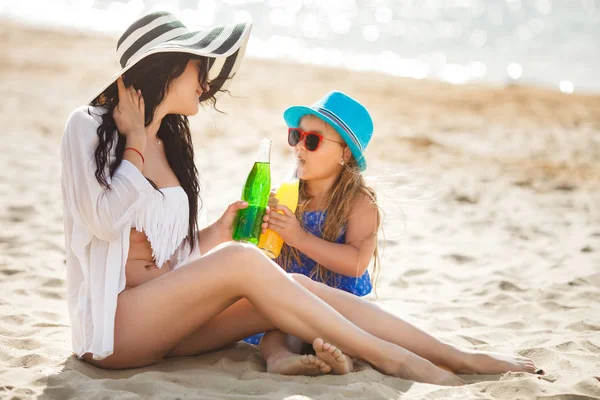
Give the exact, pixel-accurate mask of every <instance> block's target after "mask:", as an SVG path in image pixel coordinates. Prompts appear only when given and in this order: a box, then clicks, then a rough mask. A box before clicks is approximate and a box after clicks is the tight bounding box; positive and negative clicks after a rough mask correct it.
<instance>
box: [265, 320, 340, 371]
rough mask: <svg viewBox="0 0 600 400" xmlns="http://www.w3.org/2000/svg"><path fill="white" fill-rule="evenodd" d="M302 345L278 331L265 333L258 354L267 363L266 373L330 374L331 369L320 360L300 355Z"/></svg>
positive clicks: (292, 337)
mask: <svg viewBox="0 0 600 400" xmlns="http://www.w3.org/2000/svg"><path fill="white" fill-rule="evenodd" d="M319 340H321V339H319ZM303 344H304V341H302V340H301V339H298V338H297V337H295V336H291V335H288V334H287V333H285V332H282V331H280V330H273V331H270V332H267V333H265V335H264V336H263V337H262V339H261V340H260V353H261V355H262V356H263V358H264V359H265V362H266V363H267V372H270V373H273V374H282V375H308V376H316V375H320V374H322V373H323V374H326V373H329V372H331V367H330V366H329V365H328V364H327V363H326V362H325V361H323V360H321V359H320V358H318V357H316V356H314V355H312V354H300V352H301V350H302V346H303Z"/></svg>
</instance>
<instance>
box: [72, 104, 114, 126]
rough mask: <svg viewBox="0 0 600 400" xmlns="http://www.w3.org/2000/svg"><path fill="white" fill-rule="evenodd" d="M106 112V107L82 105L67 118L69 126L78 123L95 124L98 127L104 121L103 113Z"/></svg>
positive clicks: (79, 124)
mask: <svg viewBox="0 0 600 400" xmlns="http://www.w3.org/2000/svg"><path fill="white" fill-rule="evenodd" d="M103 114H106V109H105V108H104V107H100V106H89V105H85V106H80V107H77V108H76V109H75V110H73V112H72V113H71V115H70V116H69V119H68V120H67V127H69V126H74V125H78V126H81V125H82V124H84V125H95V126H96V128H97V127H98V126H100V124H101V123H102V115H103Z"/></svg>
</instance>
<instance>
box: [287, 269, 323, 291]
mask: <svg viewBox="0 0 600 400" xmlns="http://www.w3.org/2000/svg"><path fill="white" fill-rule="evenodd" d="M290 275H291V277H292V279H294V280H295V281H296V282H298V283H299V284H300V285H302V286H304V287H305V288H306V289H308V290H310V291H311V292H313V293H315V291H316V290H317V283H318V282H315V281H313V280H312V279H310V278H309V277H308V276H306V275H302V274H296V273H293V274H290Z"/></svg>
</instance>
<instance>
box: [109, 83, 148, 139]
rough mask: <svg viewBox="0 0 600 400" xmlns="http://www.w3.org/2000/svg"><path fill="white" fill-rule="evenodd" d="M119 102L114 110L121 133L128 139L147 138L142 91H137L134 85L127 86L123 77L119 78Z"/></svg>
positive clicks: (114, 116)
mask: <svg viewBox="0 0 600 400" xmlns="http://www.w3.org/2000/svg"><path fill="white" fill-rule="evenodd" d="M117 88H118V90H119V103H118V104H117V106H116V107H115V109H114V110H113V118H114V119H115V123H116V124H117V129H118V131H119V133H121V134H123V135H125V136H126V137H127V139H132V138H145V137H146V132H145V130H144V128H145V117H144V113H145V111H144V110H145V105H144V98H143V97H142V92H141V91H140V90H138V91H136V90H135V88H134V87H133V85H131V86H130V87H128V88H126V87H125V84H124V83H123V78H122V77H119V79H117Z"/></svg>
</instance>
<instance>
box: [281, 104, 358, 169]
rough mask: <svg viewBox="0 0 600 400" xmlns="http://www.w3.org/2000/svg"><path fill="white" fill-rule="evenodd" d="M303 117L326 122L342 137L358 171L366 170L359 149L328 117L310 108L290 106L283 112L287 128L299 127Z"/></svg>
mask: <svg viewBox="0 0 600 400" xmlns="http://www.w3.org/2000/svg"><path fill="white" fill-rule="evenodd" d="M305 115H314V116H315V117H317V118H320V119H321V120H323V121H324V122H327V123H328V124H329V125H331V126H332V127H333V129H335V131H336V132H337V133H338V134H339V135H340V136H341V137H342V139H344V142H346V145H347V146H348V148H349V149H350V152H351V153H352V155H353V156H354V159H355V160H356V163H357V164H358V168H359V170H360V171H361V172H362V171H364V170H366V169H367V160H366V159H365V157H364V155H363V153H362V151H361V150H360V148H359V147H358V146H357V145H356V144H355V143H354V142H353V141H352V139H351V138H350V136H348V134H347V133H346V131H345V130H344V129H343V128H342V127H341V126H339V125H338V124H337V123H336V122H335V121H333V120H332V119H331V118H329V117H328V116H326V115H324V114H321V113H320V112H319V111H317V110H314V109H312V108H310V107H306V106H292V107H289V108H288V109H287V110H285V111H284V112H283V119H284V120H285V123H286V124H287V126H288V127H290V128H297V127H298V126H299V125H300V120H301V119H302V117H304V116H305Z"/></svg>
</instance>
